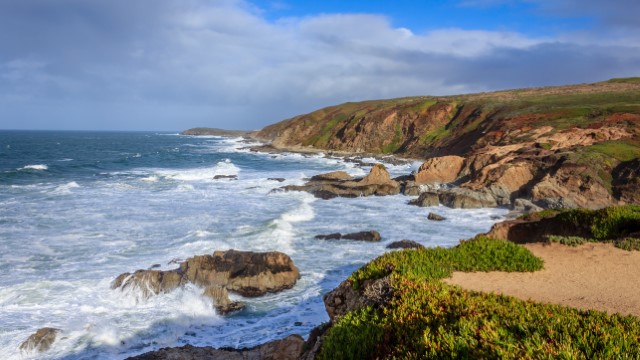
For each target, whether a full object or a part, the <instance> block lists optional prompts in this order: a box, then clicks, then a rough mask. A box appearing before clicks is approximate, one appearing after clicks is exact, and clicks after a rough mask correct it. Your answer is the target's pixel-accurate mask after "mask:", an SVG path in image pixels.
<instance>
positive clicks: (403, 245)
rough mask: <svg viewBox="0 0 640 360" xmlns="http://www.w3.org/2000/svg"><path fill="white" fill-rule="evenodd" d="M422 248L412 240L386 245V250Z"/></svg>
mask: <svg viewBox="0 0 640 360" xmlns="http://www.w3.org/2000/svg"><path fill="white" fill-rule="evenodd" d="M422 248H424V246H423V245H422V244H420V243H419V242H416V241H413V240H399V241H394V242H392V243H391V244H389V245H387V249H422Z"/></svg>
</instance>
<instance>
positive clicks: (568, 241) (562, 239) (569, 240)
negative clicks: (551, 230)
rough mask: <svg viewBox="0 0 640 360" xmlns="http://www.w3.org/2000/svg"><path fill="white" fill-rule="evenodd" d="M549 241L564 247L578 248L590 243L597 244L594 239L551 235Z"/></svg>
mask: <svg viewBox="0 0 640 360" xmlns="http://www.w3.org/2000/svg"><path fill="white" fill-rule="evenodd" d="M547 240H548V241H549V242H553V243H558V244H562V245H569V246H578V245H582V244H585V243H588V242H595V240H593V239H586V238H583V237H580V236H560V235H549V236H547Z"/></svg>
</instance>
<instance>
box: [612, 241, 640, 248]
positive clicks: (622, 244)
mask: <svg viewBox="0 0 640 360" xmlns="http://www.w3.org/2000/svg"><path fill="white" fill-rule="evenodd" d="M614 245H615V246H616V247H617V248H620V249H623V250H627V251H640V239H638V238H623V239H620V240H617V241H616V242H614Z"/></svg>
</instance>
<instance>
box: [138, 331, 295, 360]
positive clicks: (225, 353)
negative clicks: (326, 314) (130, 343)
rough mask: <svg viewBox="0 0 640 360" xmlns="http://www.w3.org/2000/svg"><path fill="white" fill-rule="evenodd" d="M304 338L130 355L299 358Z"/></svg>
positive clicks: (152, 359)
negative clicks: (255, 344) (243, 346)
mask: <svg viewBox="0 0 640 360" xmlns="http://www.w3.org/2000/svg"><path fill="white" fill-rule="evenodd" d="M303 345H304V339H303V338H302V337H301V336H300V335H289V336H287V337H286V338H284V339H281V340H275V341H271V342H268V343H266V344H263V345H259V346H256V347H252V348H246V349H228V348H222V349H214V348H212V347H195V346H191V345H185V346H182V347H176V348H163V349H160V350H157V351H152V352H148V353H145V354H142V355H138V356H134V357H130V358H128V359H131V360H200V359H216V360H246V359H251V360H297V359H299V358H300V356H301V354H302V348H303Z"/></svg>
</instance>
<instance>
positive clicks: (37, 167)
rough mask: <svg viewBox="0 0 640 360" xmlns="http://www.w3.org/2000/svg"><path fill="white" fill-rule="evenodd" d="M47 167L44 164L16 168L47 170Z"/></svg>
mask: <svg viewBox="0 0 640 360" xmlns="http://www.w3.org/2000/svg"><path fill="white" fill-rule="evenodd" d="M47 169H49V167H48V166H47V165H44V164H35V165H27V166H25V167H21V168H18V170H41V171H44V170H47Z"/></svg>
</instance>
